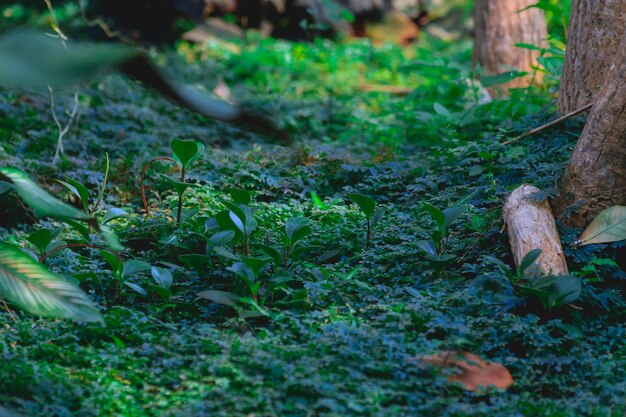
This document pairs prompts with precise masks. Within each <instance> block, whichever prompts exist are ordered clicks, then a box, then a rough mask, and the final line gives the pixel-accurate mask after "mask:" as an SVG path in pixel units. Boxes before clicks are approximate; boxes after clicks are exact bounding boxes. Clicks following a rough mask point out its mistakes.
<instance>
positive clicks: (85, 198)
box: [57, 178, 89, 212]
mask: <svg viewBox="0 0 626 417" xmlns="http://www.w3.org/2000/svg"><path fill="white" fill-rule="evenodd" d="M57 182H58V183H60V184H62V185H63V186H64V187H65V188H67V189H68V190H70V191H71V192H72V194H74V195H75V196H76V197H77V198H78V199H79V200H80V202H81V204H82V205H83V210H85V212H87V211H89V210H88V204H89V190H88V189H87V187H85V186H84V185H83V184H81V183H80V182H78V181H76V180H74V179H72V178H67V182H65V181H61V180H57Z"/></svg>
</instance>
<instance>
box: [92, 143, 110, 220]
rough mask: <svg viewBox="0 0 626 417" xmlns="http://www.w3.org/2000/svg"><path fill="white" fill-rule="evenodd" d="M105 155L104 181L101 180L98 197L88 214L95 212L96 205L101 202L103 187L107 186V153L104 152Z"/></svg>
mask: <svg viewBox="0 0 626 417" xmlns="http://www.w3.org/2000/svg"><path fill="white" fill-rule="evenodd" d="M105 155H106V159H107V163H106V168H105V170H104V181H103V182H102V188H101V189H100V194H98V199H97V200H96V202H95V203H94V205H93V207H92V208H91V211H90V212H89V214H93V213H95V212H96V210H97V209H98V206H99V205H100V203H101V202H102V199H103V198H104V189H105V188H106V187H107V180H108V179H109V153H108V152H105Z"/></svg>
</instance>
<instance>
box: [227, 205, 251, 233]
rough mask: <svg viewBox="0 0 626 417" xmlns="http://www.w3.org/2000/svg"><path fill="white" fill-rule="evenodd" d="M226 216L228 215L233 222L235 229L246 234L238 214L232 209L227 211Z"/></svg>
mask: <svg viewBox="0 0 626 417" xmlns="http://www.w3.org/2000/svg"><path fill="white" fill-rule="evenodd" d="M228 216H229V217H230V221H232V222H233V224H234V225H235V227H236V228H237V230H239V231H240V232H241V233H242V234H243V235H246V236H247V235H248V233H246V226H245V225H244V223H243V220H242V219H241V218H239V216H237V215H236V214H235V213H234V212H232V211H229V212H228Z"/></svg>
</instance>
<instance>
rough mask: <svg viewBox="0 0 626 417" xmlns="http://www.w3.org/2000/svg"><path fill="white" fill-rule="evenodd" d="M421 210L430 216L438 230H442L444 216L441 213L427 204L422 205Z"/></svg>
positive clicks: (444, 220)
mask: <svg viewBox="0 0 626 417" xmlns="http://www.w3.org/2000/svg"><path fill="white" fill-rule="evenodd" d="M422 208H423V209H424V210H426V211H427V212H428V214H430V216H431V217H432V218H433V220H434V221H435V223H437V226H438V227H439V229H440V230H442V229H443V226H444V224H445V223H446V215H445V214H444V213H443V211H441V210H439V209H438V208H437V207H435V206H433V205H432V204H429V203H422Z"/></svg>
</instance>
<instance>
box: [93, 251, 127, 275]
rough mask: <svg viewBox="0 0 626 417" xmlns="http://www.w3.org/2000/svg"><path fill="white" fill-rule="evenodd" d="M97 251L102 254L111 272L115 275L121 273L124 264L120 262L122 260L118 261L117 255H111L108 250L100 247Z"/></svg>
mask: <svg viewBox="0 0 626 417" xmlns="http://www.w3.org/2000/svg"><path fill="white" fill-rule="evenodd" d="M98 252H100V256H102V258H103V259H104V260H105V261H106V263H108V264H109V266H110V267H111V269H112V270H113V273H114V274H116V275H117V274H120V275H121V273H122V270H123V268H124V264H123V263H122V261H120V260H119V259H118V258H117V256H115V255H113V254H112V253H111V252H109V251H108V250H104V249H100V250H99V251H98Z"/></svg>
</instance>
